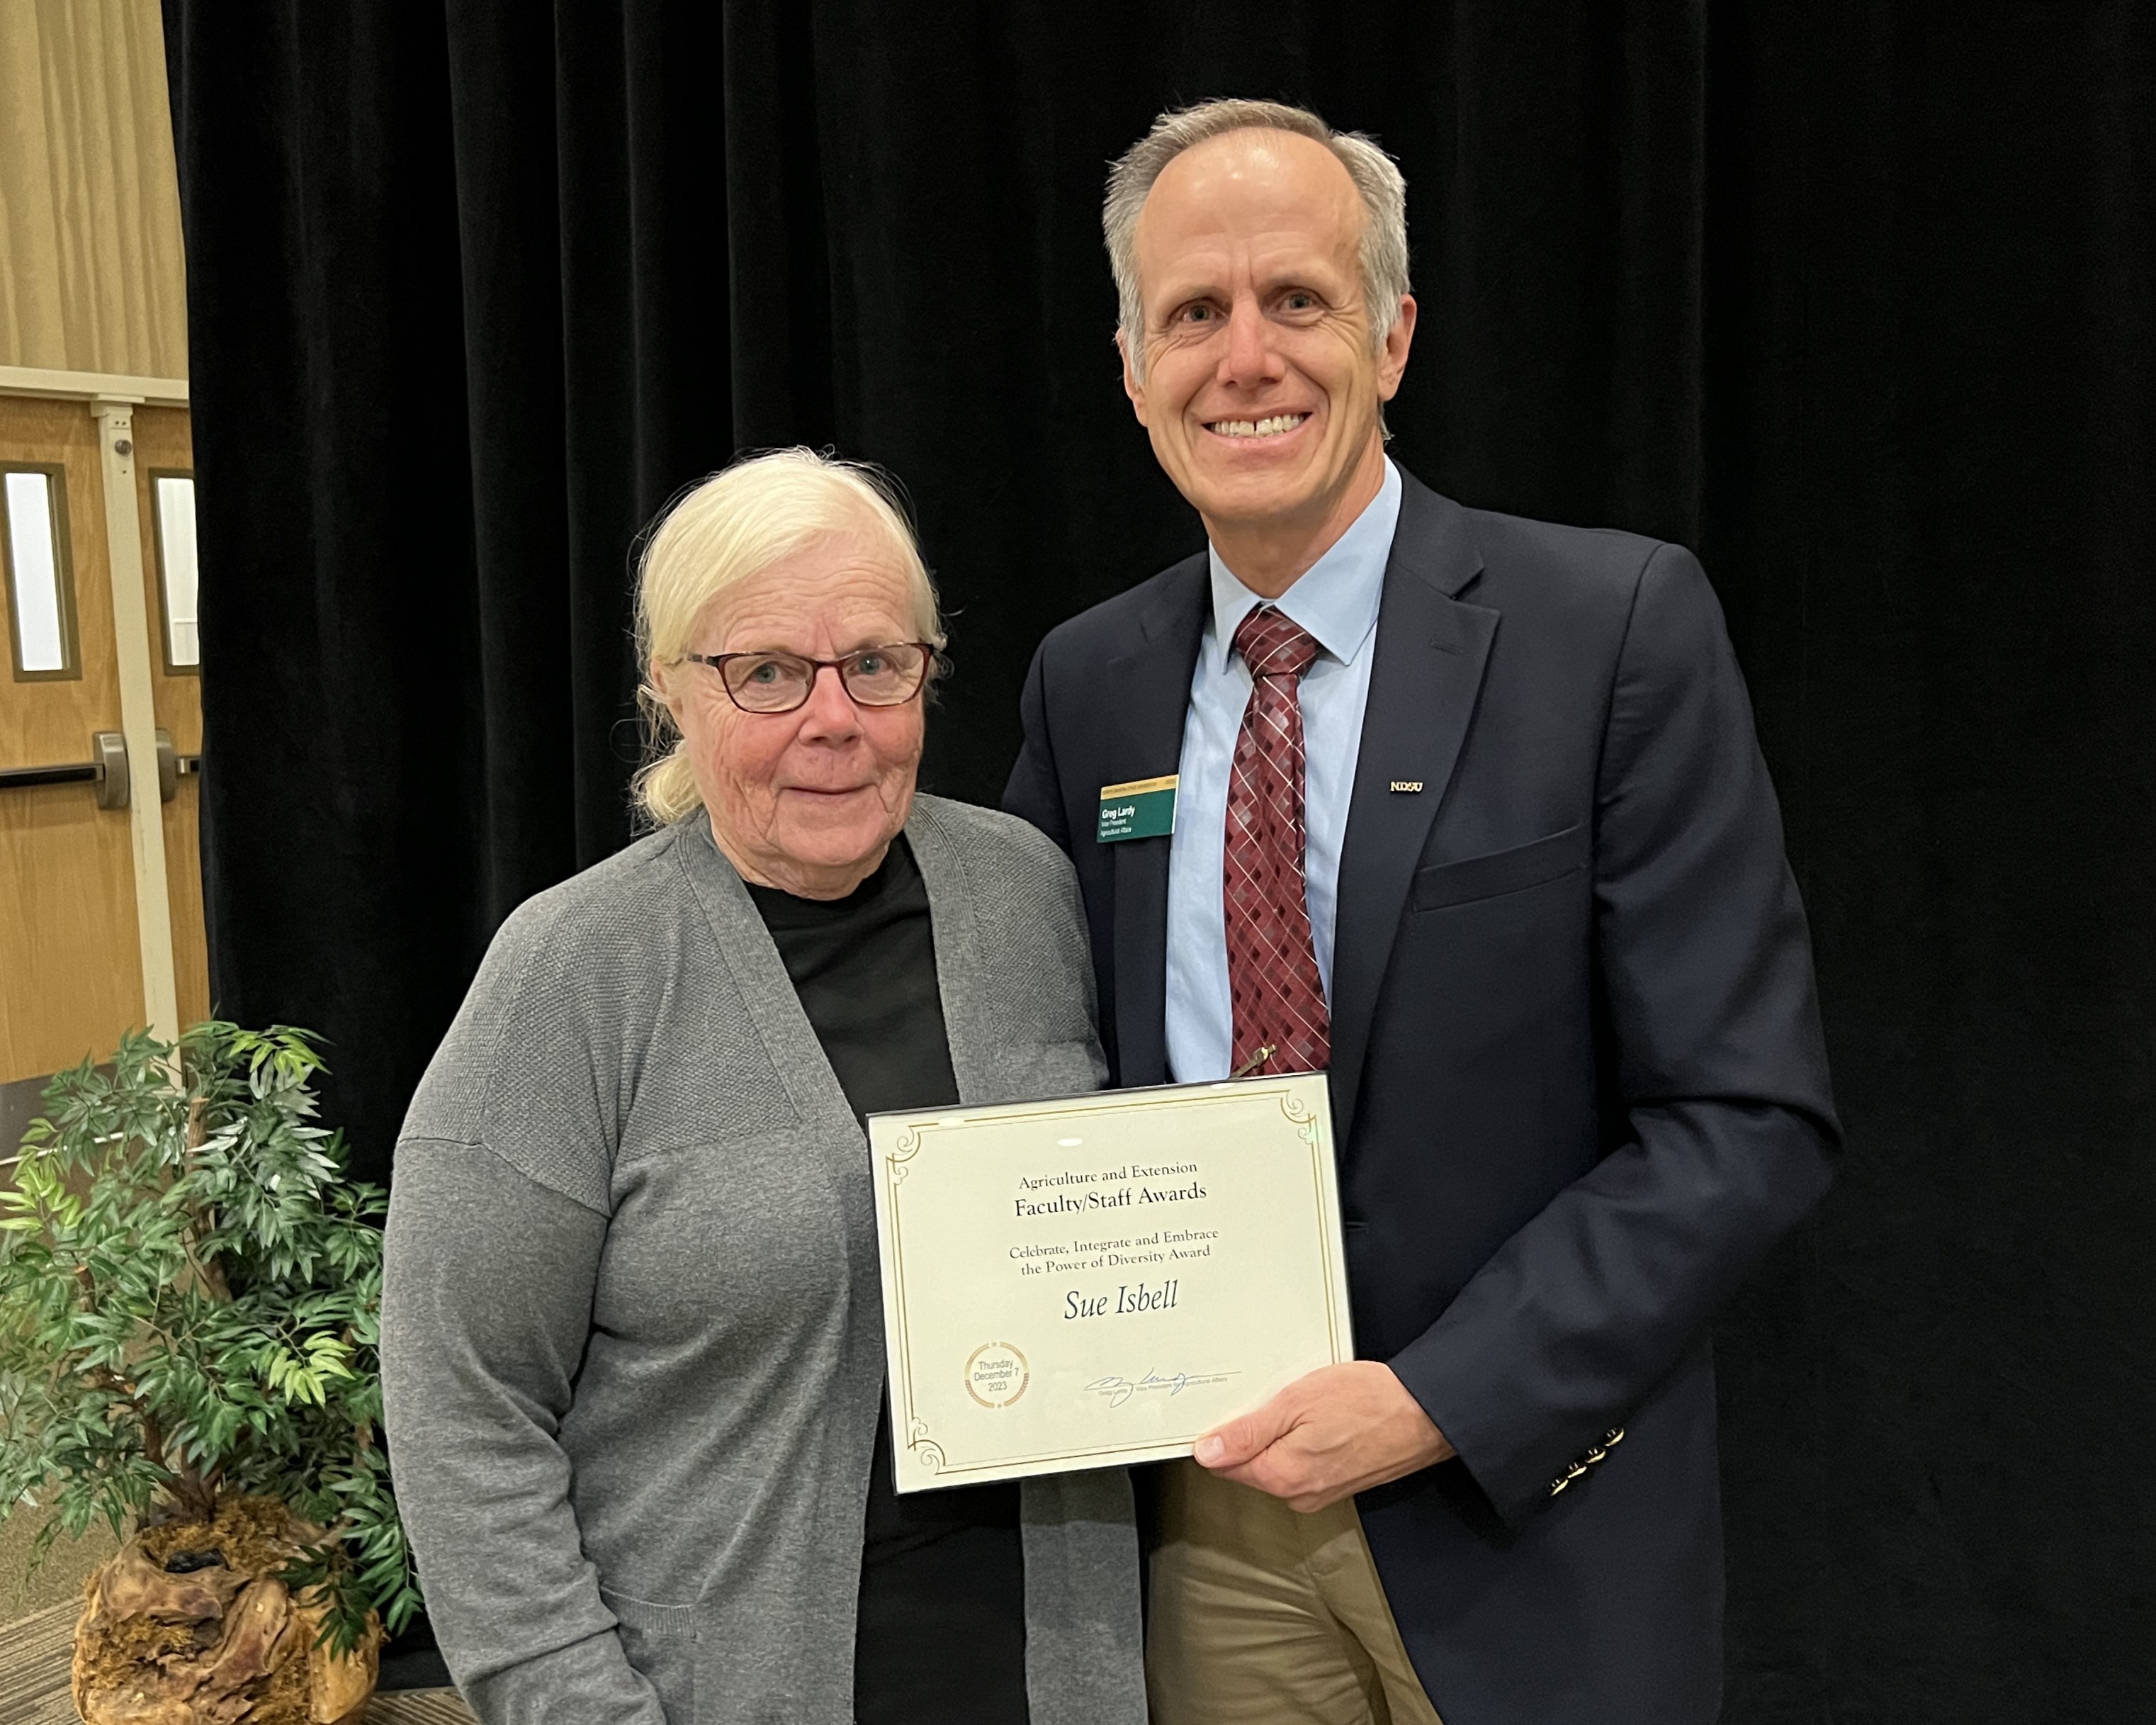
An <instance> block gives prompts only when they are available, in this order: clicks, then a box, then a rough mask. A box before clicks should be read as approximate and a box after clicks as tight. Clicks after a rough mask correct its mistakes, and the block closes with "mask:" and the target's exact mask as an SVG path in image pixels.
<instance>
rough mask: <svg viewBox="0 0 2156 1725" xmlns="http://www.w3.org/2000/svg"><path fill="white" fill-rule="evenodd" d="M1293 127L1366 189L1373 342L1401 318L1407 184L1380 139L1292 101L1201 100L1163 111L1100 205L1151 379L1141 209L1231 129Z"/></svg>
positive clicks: (1129, 328)
mask: <svg viewBox="0 0 2156 1725" xmlns="http://www.w3.org/2000/svg"><path fill="white" fill-rule="evenodd" d="M1231 131H1290V132H1293V133H1294V134H1295V135H1296V136H1298V137H1306V138H1312V139H1315V140H1316V141H1317V142H1319V143H1321V144H1322V145H1324V146H1325V147H1326V148H1327V149H1328V150H1330V151H1331V152H1332V153H1333V155H1334V156H1335V157H1337V158H1338V160H1339V162H1340V165H1341V166H1342V167H1344V168H1346V169H1347V178H1349V179H1351V180H1353V182H1354V183H1355V189H1356V191H1357V192H1358V193H1361V194H1362V198H1363V214H1364V217H1365V220H1364V221H1363V242H1362V248H1361V250H1362V265H1363V305H1364V306H1365V307H1366V308H1367V309H1368V315H1369V319H1370V339H1371V340H1372V341H1373V342H1376V343H1378V344H1380V345H1382V344H1383V342H1384V339H1385V337H1387V336H1389V335H1390V334H1391V333H1392V330H1393V326H1394V324H1395V323H1397V322H1399V315H1400V299H1401V296H1403V295H1404V294H1405V293H1406V292H1407V291H1408V183H1407V181H1406V179H1405V178H1403V176H1402V175H1401V173H1400V170H1399V167H1398V165H1397V164H1395V163H1394V161H1393V158H1392V157H1389V156H1388V155H1387V154H1386V153H1385V152H1383V150H1381V149H1379V148H1378V146H1377V143H1376V142H1375V140H1373V139H1372V138H1369V137H1367V136H1364V135H1363V133H1361V132H1359V131H1334V130H1333V129H1332V127H1331V126H1327V124H1326V123H1325V122H1324V121H1322V120H1321V119H1319V118H1318V117H1317V115H1315V114H1313V113H1312V112H1311V111H1309V110H1308V109H1307V108H1291V107H1290V106H1287V104H1286V103H1285V102H1258V101H1246V100H1237V99H1232V98H1231V99H1229V100H1220V101H1210V102H1199V103H1198V104H1197V105H1196V106H1194V107H1188V108H1180V109H1178V110H1176V111H1174V112H1173V113H1168V114H1163V115H1162V116H1160V117H1159V118H1158V120H1156V121H1153V123H1152V131H1148V132H1147V134H1146V135H1145V136H1143V137H1142V138H1140V139H1139V140H1138V141H1137V142H1136V143H1135V144H1133V145H1132V146H1131V147H1130V148H1129V149H1128V150H1127V152H1124V155H1123V157H1122V160H1121V161H1119V162H1116V164H1115V166H1114V167H1112V168H1111V169H1110V170H1109V172H1108V196H1107V198H1106V202H1104V203H1102V205H1101V231H1102V233H1103V234H1105V235H1106V239H1107V242H1108V266H1109V268H1110V269H1111V270H1114V271H1115V276H1116V296H1117V298H1118V299H1119V300H1120V301H1122V313H1121V318H1120V327H1121V328H1122V333H1123V344H1124V347H1125V349H1126V350H1127V352H1128V353H1129V354H1130V356H1131V370H1132V373H1133V374H1134V375H1135V376H1136V377H1137V379H1138V380H1139V381H1140V382H1141V383H1142V382H1144V380H1145V305H1144V302H1143V301H1142V300H1141V298H1140V297H1139V295H1138V260H1137V236H1138V214H1139V212H1140V211H1142V209H1144V208H1145V201H1146V198H1147V197H1148V196H1149V195H1150V194H1151V193H1152V188H1153V182H1154V181H1156V180H1158V178H1160V177H1161V175H1162V173H1164V172H1165V171H1166V169H1167V167H1168V163H1169V162H1173V161H1174V160H1175V158H1176V157H1178V156H1180V155H1181V154H1182V153H1183V152H1184V151H1185V150H1188V149H1189V148H1190V147H1192V146H1193V145H1196V144H1202V143H1204V142H1206V141H1207V140H1208V139H1209V138H1217V137H1221V136H1225V135H1226V134H1227V133H1229V132H1231Z"/></svg>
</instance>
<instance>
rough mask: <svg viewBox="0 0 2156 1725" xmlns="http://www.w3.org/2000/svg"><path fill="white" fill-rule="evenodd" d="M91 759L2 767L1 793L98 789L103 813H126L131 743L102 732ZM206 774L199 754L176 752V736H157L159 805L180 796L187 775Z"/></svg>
mask: <svg viewBox="0 0 2156 1725" xmlns="http://www.w3.org/2000/svg"><path fill="white" fill-rule="evenodd" d="M90 757H91V758H90V760H74V761H64V762H62V763H61V764H60V765H57V766H49V767H0V790H28V789H29V788H30V787H31V786H32V785H95V786H96V787H97V806H98V807H100V809H124V808H126V806H127V799H128V797H129V796H130V795H131V792H132V790H133V786H132V785H131V781H130V775H129V773H128V770H127V740H126V738H124V737H123V736H121V734H120V733H119V732H117V731H98V732H95V733H94V734H92V736H91V737H90ZM202 770H203V764H202V757H201V756H200V755H199V754H176V753H175V752H174V751H173V749H172V733H171V732H170V731H166V730H161V731H159V732H158V733H157V801H159V802H170V801H172V799H173V798H174V797H176V796H178V795H179V794H180V780H181V777H182V775H185V774H189V773H194V774H199V773H200V772H201V771H202Z"/></svg>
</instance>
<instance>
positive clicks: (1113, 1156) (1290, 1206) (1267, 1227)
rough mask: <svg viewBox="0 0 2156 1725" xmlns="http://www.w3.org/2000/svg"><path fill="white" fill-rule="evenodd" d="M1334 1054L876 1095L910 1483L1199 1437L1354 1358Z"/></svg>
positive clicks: (901, 1465)
mask: <svg viewBox="0 0 2156 1725" xmlns="http://www.w3.org/2000/svg"><path fill="white" fill-rule="evenodd" d="M868 1131H869V1149H870V1156H871V1157H872V1158H873V1163H874V1169H875V1205H876V1229H877V1233H878V1236H879V1238H880V1244H881V1246H882V1252H883V1310H884V1333H885V1342H886V1345H887V1348H888V1353H889V1360H890V1369H891V1436H892V1442H893V1445H894V1448H895V1450H896V1455H895V1462H896V1484H897V1488H898V1490H899V1491H925V1490H928V1489H931V1488H933V1487H936V1486H958V1485H967V1484H971V1483H973V1482H976V1481H979V1480H1005V1479H1015V1478H1019V1477H1022V1476H1024V1475H1028V1474H1045V1473H1055V1472H1060V1471H1063V1470H1068V1469H1072V1468H1092V1467H1109V1466H1115V1465H1121V1464H1122V1463H1126V1462H1135V1461H1154V1460H1161V1459H1163V1458H1165V1457H1168V1456H1173V1455H1189V1454H1190V1451H1191V1446H1192V1445H1193V1444H1194V1443H1195V1442H1196V1440H1197V1439H1198V1438H1199V1436H1200V1435H1201V1434H1203V1433H1204V1432H1206V1431H1208V1430H1209V1429H1211V1428H1212V1427H1214V1426H1215V1425H1218V1424H1219V1423H1220V1422H1221V1421H1222V1420H1224V1419H1232V1418H1233V1417H1234V1416H1235V1415H1236V1414H1238V1413H1244V1412H1246V1411H1247V1410H1248V1409H1250V1408H1255V1407H1256V1406H1257V1405H1258V1404H1259V1403H1261V1402H1263V1401H1265V1399H1266V1398H1268V1397H1269V1396H1270V1395H1271V1394H1272V1393H1274V1392H1275V1391H1276V1390H1278V1389H1280V1388H1282V1387H1283V1386H1284V1385H1286V1384H1287V1383H1291V1382H1292V1381H1293V1380H1294V1379H1296V1378H1297V1377H1301V1375H1302V1374H1303V1373H1304V1372H1310V1371H1313V1370H1315V1369H1316V1368H1317V1367H1320V1366H1327V1365H1332V1364H1336V1363H1337V1362H1342V1361H1345V1360H1351V1359H1353V1357H1354V1343H1353V1338H1352V1336H1351V1335H1350V1333H1349V1328H1348V1317H1347V1269H1346V1266H1345V1264H1343V1262H1342V1254H1341V1245H1340V1194H1339V1183H1338V1180H1337V1175H1336V1173H1335V1171H1334V1168H1333V1162H1332V1110H1331V1107H1330V1105H1329V1104H1328V1102H1327V1094H1326V1085H1325V1079H1324V1076H1323V1074H1316V1073H1312V1074H1297V1075H1296V1076H1292V1077H1288V1078H1266V1079H1236V1080H1232V1081H1229V1082H1227V1083H1223V1084H1176V1085H1170V1086H1167V1087H1165V1088H1163V1089H1150V1090H1109V1091H1101V1092H1099V1093H1097V1094H1093V1095H1089V1096H1076V1097H1070V1098H1067V1099H1062V1100H1059V1101H1050V1102H1028V1103H1014V1104H1009V1105H1003V1106H999V1107H991V1108H967V1109H944V1110H934V1111H931V1110H921V1111H918V1112H912V1113H895V1114H880V1115H870V1118H869V1123H868Z"/></svg>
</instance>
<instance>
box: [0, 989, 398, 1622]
mask: <svg viewBox="0 0 2156 1725" xmlns="http://www.w3.org/2000/svg"><path fill="white" fill-rule="evenodd" d="M320 1070H321V1059H320V1058H319V1057H318V1056H317V1055H316V1052H315V1050H314V1048H313V1046H312V1041H311V1038H310V1037H309V1036H308V1035H307V1033H306V1032H303V1031H298V1030H293V1029H289V1028H285V1027H276V1028H273V1029H270V1030H269V1031H265V1032H254V1031H247V1030H242V1029H240V1028H239V1027H237V1026H235V1025H231V1024H223V1023H216V1022H212V1023H206V1024H199V1025H197V1026H196V1027H194V1028H193V1029H192V1030H190V1031H188V1032H186V1034H185V1035H183V1036H182V1038H181V1039H180V1041H179V1043H178V1045H177V1047H174V1046H172V1045H168V1044H167V1043H160V1042H157V1041H156V1040H154V1039H153V1038H150V1037H148V1036H145V1035H141V1034H139V1033H136V1034H131V1035H130V1036H128V1037H127V1038H126V1040H125V1041H124V1042H123V1043H121V1048H120V1052H119V1053H118V1055H117V1056H116V1057H115V1058H114V1060H113V1062H112V1063H111V1067H110V1075H109V1076H108V1075H107V1074H105V1072H102V1071H100V1070H99V1069H98V1068H95V1067H93V1066H92V1065H90V1063H89V1062H87V1061H85V1063H83V1064H82V1065H80V1066H79V1067H77V1068H74V1070H73V1071H71V1072H66V1073H62V1074H60V1075H59V1077H58V1078H56V1079H54V1081H53V1084H52V1085H51V1087H50V1089H48V1090H47V1091H46V1093H45V1106H46V1115H45V1117H44V1118H43V1119H41V1120H37V1121H35V1122H34V1123H33V1125H31V1127H30V1128H29V1130H28V1133H27V1134H26V1135H25V1136H24V1138H23V1146H22V1160H21V1161H20V1162H19V1164H18V1166H17V1168H16V1171H15V1180H14V1186H13V1189H12V1190H0V1514H4V1513H6V1512H7V1511H8V1509H10V1508H13V1507H15V1506H27V1507H36V1506H40V1505H45V1504H49V1505H50V1506H52V1507H53V1508H54V1511H55V1513H54V1517H53V1519H52V1520H51V1521H50V1522H49V1523H48V1524H47V1526H46V1527H45V1528H44V1530H43V1532H41V1533H40V1535H39V1537H38V1547H37V1554H38V1556H39V1557H42V1556H43V1555H44V1552H45V1551H46V1549H48V1548H49V1546H50V1543H51V1542H52V1540H53V1539H54V1537H56V1536H57V1535H59V1533H60V1532H66V1533H68V1534H69V1535H80V1533H82V1532H84V1531H85V1530H86V1529H87V1528H88V1527H90V1525H91V1523H92V1522H96V1521H100V1520H102V1521H104V1522H107V1523H109V1524H110V1527H111V1528H112V1530H113V1532H114V1533H115V1535H120V1536H123V1537H124V1535H125V1534H126V1531H127V1525H128V1523H129V1522H130V1520H131V1519H132V1520H133V1521H134V1522H136V1524H137V1525H146V1524H149V1523H154V1522H162V1521H166V1520H170V1519H175V1518H177V1519H180V1520H184V1521H189V1522H195V1521H199V1522H208V1521H209V1520H210V1519H211V1517H212V1516H213V1515H214V1514H215V1512H216V1509H217V1505H218V1498H219V1496H220V1494H224V1493H240V1494H245V1495H259V1496H265V1497H273V1498H276V1499H278V1500H280V1501H282V1502H283V1503H285V1505H286V1506H288V1507H289V1508H290V1510H291V1511H293V1512H294V1513H295V1514H296V1515H297V1516H300V1517H301V1518H303V1519H304V1521H305V1522H309V1523H311V1524H313V1525H315V1526H316V1527H321V1528H322V1529H324V1530H326V1532H325V1534H324V1537H323V1538H322V1540H321V1542H320V1543H319V1544H316V1545H314V1546H311V1547H309V1548H308V1550H307V1551H306V1552H305V1554H304V1555H303V1556H302V1557H301V1558H300V1559H299V1560H298V1561H296V1562H295V1563H294V1564H293V1565H292V1566H291V1567H290V1568H289V1569H288V1570H287V1571H285V1575H284V1579H285V1581H286V1582H288V1583H290V1585H292V1586H293V1588H294V1589H295V1590H299V1589H310V1588H312V1589H320V1590H321V1595H320V1596H321V1598H322V1599H323V1600H324V1601H325V1603H326V1605H327V1607H328V1611H327V1616H326V1619H325V1622H324V1624H323V1631H322V1633H323V1638H324V1639H325V1640H327V1641H328V1642H329V1643H330V1644H331V1645H332V1646H334V1647H335V1648H336V1650H338V1651H341V1652H343V1651H349V1650H351V1649H352V1647H353V1646H355V1645H357V1643H358V1642H359V1641H360V1640H361V1639H362V1637H363V1636H364V1635H365V1634H366V1629H367V1613H368V1611H369V1610H370V1609H372V1610H375V1611H378V1612H379V1613H380V1614H381V1618H382V1623H383V1625H385V1626H386V1627H387V1628H388V1630H389V1631H390V1632H391V1633H392V1634H394V1633H395V1632H396V1631H397V1630H398V1629H400V1628H402V1627H403V1625H404V1623H405V1622H406V1620H407V1619H409V1618H410V1616H411V1615H412V1614H413V1611H414V1610H415V1609H418V1604H419V1595H418V1589H417V1588H416V1587H415V1585H414V1584H413V1576H412V1570H411V1563H410V1558H409V1556H408V1553H407V1551H406V1547H405V1542H404V1533H403V1527H402V1525H401V1524H400V1522H398V1516H397V1506H396V1501H395V1499H394V1498H393V1496H392V1494H391V1490H390V1481H389V1473H388V1461H387V1458H386V1456H385V1455H384V1454H383V1451H382V1443H381V1436H380V1434H381V1424H382V1381H381V1375H380V1372H379V1368H378V1366H377V1325H378V1321H379V1316H380V1310H381V1299H382V1235H381V1232H380V1228H379V1223H378V1222H377V1218H379V1217H380V1216H381V1215H382V1211H383V1208H384V1204H383V1199H382V1192H381V1191H380V1189H379V1188H378V1187H371V1186H366V1185H362V1184H359V1183H357V1182H353V1181H352V1180H351V1179H349V1178H347V1177H346V1173H345V1170H344V1157H343V1149H342V1145H341V1140H340V1138H339V1136H338V1135H337V1134H336V1133H334V1132H331V1131H327V1130H324V1129H323V1128H321V1127H320V1126H318V1125H314V1124H313V1121H314V1118H315V1098H314V1094H313V1092H312V1089H311V1084H312V1080H313V1079H314V1077H315V1075H316V1074H317V1073H318V1072H319V1071H320Z"/></svg>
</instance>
